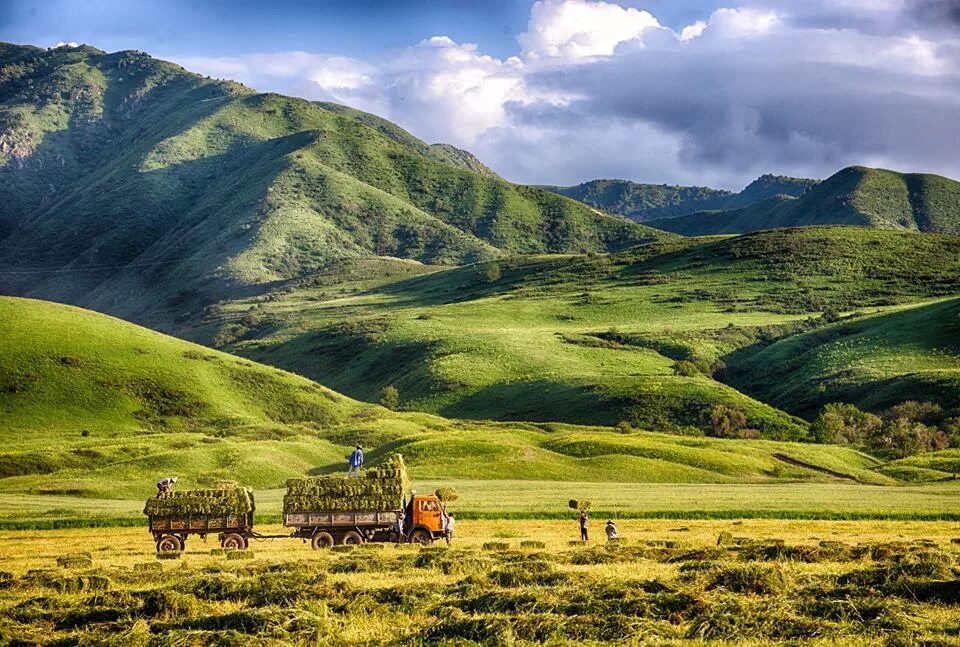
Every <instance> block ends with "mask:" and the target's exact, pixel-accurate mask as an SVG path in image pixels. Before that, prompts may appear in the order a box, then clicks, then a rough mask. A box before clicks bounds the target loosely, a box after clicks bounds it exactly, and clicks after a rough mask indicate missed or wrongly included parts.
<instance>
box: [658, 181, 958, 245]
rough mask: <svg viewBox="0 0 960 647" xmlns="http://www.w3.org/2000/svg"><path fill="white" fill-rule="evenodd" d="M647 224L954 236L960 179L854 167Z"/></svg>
mask: <svg viewBox="0 0 960 647" xmlns="http://www.w3.org/2000/svg"><path fill="white" fill-rule="evenodd" d="M647 224H649V225H650V226H652V227H658V228H661V229H664V230H665V231H672V232H674V233H679V234H683V235H691V236H700V235H711V234H742V233H747V232H751V231H757V230H761V229H775V228H779V227H800V226H809V225H826V224H831V225H833V224H846V225H860V226H865V227H875V228H882V229H906V230H913V231H921V232H934V233H948V234H955V233H960V182H957V181H956V180H952V179H950V178H946V177H943V176H940V175H933V174H927V173H899V172H897V171H890V170H887V169H874V168H869V167H864V166H850V167H847V168H844V169H841V170H840V171H838V172H837V173H835V174H834V175H832V176H830V177H829V178H827V179H826V180H824V181H823V182H821V183H820V184H818V185H817V186H815V187H813V188H811V189H810V190H809V191H807V192H806V193H804V194H803V195H802V196H800V197H798V198H783V197H780V196H774V197H772V198H767V199H766V200H763V201H761V202H758V203H755V204H752V205H749V206H746V207H743V208H740V209H734V210H730V211H721V212H701V213H694V214H690V215H687V216H679V217H676V218H664V219H657V220H651V221H648V222H647Z"/></svg>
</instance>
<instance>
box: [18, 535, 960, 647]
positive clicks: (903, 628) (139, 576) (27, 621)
mask: <svg viewBox="0 0 960 647" xmlns="http://www.w3.org/2000/svg"><path fill="white" fill-rule="evenodd" d="M592 521H593V524H592V525H593V527H592V529H591V530H592V532H594V533H595V534H596V535H597V536H595V537H592V538H591V539H592V541H591V542H590V543H589V544H587V545H582V544H579V543H576V542H574V543H571V540H573V539H575V537H576V536H577V526H576V521H575V520H573V519H571V520H569V521H462V522H461V523H460V524H459V525H458V534H459V536H458V537H457V538H456V539H455V541H454V545H453V546H452V547H450V548H447V547H445V546H435V547H430V548H423V549H420V548H416V547H410V546H402V547H398V546H394V545H381V546H377V547H369V548H368V547H361V548H357V549H353V550H346V551H344V550H337V551H312V550H311V549H310V548H309V547H308V546H305V545H303V544H301V542H299V541H297V540H292V539H285V540H273V541H268V542H264V543H255V544H254V545H253V546H252V555H248V554H240V553H237V554H236V555H233V556H242V557H247V558H246V559H230V557H231V554H230V553H227V554H223V552H222V551H219V550H211V549H212V548H213V547H214V545H213V544H212V543H208V544H206V545H204V544H203V543H201V542H199V541H196V540H194V541H193V542H192V543H191V542H188V545H187V552H186V553H185V554H184V555H183V557H182V558H180V559H175V560H157V559H156V558H155V557H154V554H153V545H152V541H151V540H150V537H149V535H148V534H147V533H146V531H145V530H144V529H136V528H124V529H75V530H59V531H17V532H8V533H4V535H3V537H2V538H0V587H3V595H2V596H0V643H3V644H58V645H64V644H77V645H84V644H118V645H207V644H216V645H246V644H260V645H305V644H324V645H328V644H329V645H339V644H361V645H427V644H430V645H436V644H449V645H453V644H457V645H471V644H478V645H479V644H483V645H487V644H489V645H524V644H533V643H541V642H542V643H548V644H557V645H564V644H634V645H646V644H649V645H701V644H704V643H707V644H718V645H734V644H736V645H770V644H784V645H786V644H798V642H801V641H802V642H803V644H814V645H817V644H819V645H828V644H829V645H846V646H854V645H856V646H867V645H889V646H891V647H892V646H894V645H897V646H899V645H927V646H938V647H939V646H941V645H942V646H946V645H955V644H957V640H958V636H960V569H958V566H960V543H955V542H956V541H960V539H958V538H960V524H958V523H944V522H902V521H897V522H894V521H869V522H867V521H856V522H839V521H829V522H828V521H773V520H744V521H677V520H673V521H671V520H649V521H639V520H638V521H621V522H620V532H621V535H622V537H623V539H622V540H621V541H620V542H618V543H615V544H608V543H607V542H605V541H602V540H601V539H600V538H599V535H600V534H601V531H602V525H603V522H604V521H605V519H602V518H598V517H595V518H594V519H593V520H592ZM265 530H267V531H277V532H279V531H280V530H281V529H280V528H279V527H271V528H265ZM718 542H719V543H718ZM485 545H486V546H485ZM64 557H68V559H64ZM58 558H59V561H58Z"/></svg>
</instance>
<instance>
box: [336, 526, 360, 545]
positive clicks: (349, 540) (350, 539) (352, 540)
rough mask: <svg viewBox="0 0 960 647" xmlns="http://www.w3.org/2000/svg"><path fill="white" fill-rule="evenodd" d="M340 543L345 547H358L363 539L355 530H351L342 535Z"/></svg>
mask: <svg viewBox="0 0 960 647" xmlns="http://www.w3.org/2000/svg"><path fill="white" fill-rule="evenodd" d="M340 541H341V543H343V544H344V545H346V546H359V545H360V544H362V543H363V537H361V536H360V533H359V532H357V531H356V530H351V531H349V532H347V533H344V535H343V537H342V538H341V539H340Z"/></svg>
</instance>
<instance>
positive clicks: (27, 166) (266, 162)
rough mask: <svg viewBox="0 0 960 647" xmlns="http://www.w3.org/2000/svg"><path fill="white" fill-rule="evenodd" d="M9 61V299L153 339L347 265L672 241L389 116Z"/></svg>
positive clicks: (62, 59)
mask: <svg viewBox="0 0 960 647" xmlns="http://www.w3.org/2000/svg"><path fill="white" fill-rule="evenodd" d="M0 61H2V65H0V268H2V269H3V270H4V272H5V273H4V274H2V275H0V289H2V290H3V291H4V292H7V293H12V294H20V295H28V296H34V297H39V298H47V299H54V300H60V301H67V302H71V303H76V304H78V305H87V306H93V307H96V308H97V309H101V310H105V311H108V312H111V313H113V314H117V315H120V316H123V317H124V318H128V319H132V320H136V321H140V322H149V323H153V324H155V325H156V324H158V323H160V322H162V321H164V320H166V319H168V318H169V312H160V311H161V310H170V308H171V307H174V308H176V309H180V310H183V306H184V305H187V306H189V307H190V308H191V309H192V310H193V311H194V312H196V311H197V310H198V309H199V308H201V307H202V306H203V305H205V304H209V303H211V302H214V301H217V300H219V299H220V298H222V295H223V294H238V293H249V292H251V291H253V292H256V291H257V290H262V289H265V288H266V287H268V286H272V285H274V284H275V283H276V282H278V281H284V280H289V279H293V278H296V277H300V276H303V275H306V274H309V273H310V272H313V271H315V270H316V269H317V268H320V267H323V266H324V265H325V264H327V263H329V262H331V261H333V260H336V259H345V258H358V257H368V256H395V257H400V258H408V259H412V260H416V261H420V262H424V263H430V264H441V265H443V264H460V263H469V262H473V261H477V260H485V259H490V258H496V257H500V256H504V255H509V254H521V253H545V252H551V253H555V252H587V251H594V252H598V251H601V252H602V251H612V250H616V249H622V248H625V247H628V246H631V245H635V244H639V243H642V242H647V241H651V240H655V239H657V238H661V237H663V236H664V234H662V233H660V232H658V231H657V230H653V229H649V228H644V227H642V226H640V225H637V224H635V223H632V222H630V221H628V220H626V219H623V218H619V217H614V216H608V215H604V214H598V213H596V212H594V211H593V210H591V209H590V208H589V207H587V206H585V205H582V204H580V203H577V202H575V201H572V200H569V199H566V198H563V197H561V196H556V195H554V194H551V193H548V192H546V191H543V190H541V189H538V188H536V187H525V186H523V185H515V184H512V183H509V182H506V181H505V180H502V179H501V178H499V177H497V176H496V175H495V174H493V173H492V172H491V171H489V169H487V168H486V167H485V166H483V165H482V163H480V162H479V160H476V158H474V157H473V156H472V155H470V154H469V153H467V152H466V151H460V150H459V149H456V148H454V147H450V146H447V145H439V146H437V145H434V146H430V145H427V144H425V143H423V142H421V141H420V140H418V139H416V138H415V137H413V136H412V135H410V134H409V133H406V132H405V131H403V130H402V129H400V128H399V127H398V126H395V125H393V124H389V122H386V121H385V120H382V119H380V118H379V117H375V116H373V115H365V113H358V112H357V111H353V110H352V109H349V108H345V107H342V106H341V107H336V108H334V107H333V104H318V103H312V102H309V101H306V100H303V99H296V98H290V97H284V96H282V95H277V94H272V93H265V94H258V93H255V92H254V91H253V90H251V89H249V88H246V87H244V86H242V85H240V84H236V83H233V82H230V81H218V80H213V79H208V78H204V77H201V76H199V75H196V74H193V73H190V72H187V71H186V70H184V69H183V68H182V67H180V66H178V65H175V64H172V63H168V62H165V61H161V60H159V59H154V58H152V57H150V56H148V55H146V54H144V53H142V52H136V51H132V50H131V51H124V52H116V53H112V54H108V53H105V52H102V51H101V50H97V49H96V48H92V47H88V46H81V47H76V48H69V47H61V48H56V49H52V50H41V49H38V48H33V47H22V46H17V45H10V44H5V45H0ZM357 115H361V116H357ZM667 235H669V234H667ZM27 259H29V260H27ZM128 266H129V267H128ZM37 267H40V268H44V270H45V271H47V272H51V274H44V273H36V272H31V270H32V269H33V268H37ZM17 271H19V273H16V272H17ZM50 277H54V278H52V279H51V278H50ZM172 286H176V289H173V288H172ZM131 295H135V296H131ZM139 295H142V296H139Z"/></svg>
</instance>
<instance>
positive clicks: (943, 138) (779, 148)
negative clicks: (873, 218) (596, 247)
mask: <svg viewBox="0 0 960 647" xmlns="http://www.w3.org/2000/svg"><path fill="white" fill-rule="evenodd" d="M707 59H709V60H707ZM528 83H530V84H532V85H538V86H540V87H543V88H550V89H554V90H557V89H560V88H562V89H563V90H564V91H566V92H574V93H576V94H578V95H579V96H581V97H583V98H581V99H579V100H578V101H576V102H574V103H572V104H571V105H570V106H568V107H566V108H565V109H563V110H561V109H558V108H557V107H549V108H544V109H540V108H539V107H538V106H537V105H528V106H526V107H520V106H513V107H512V108H511V113H510V114H511V116H512V117H513V118H514V119H515V120H516V122H517V123H518V124H526V125H529V124H535V123H540V124H549V125H551V126H552V127H557V128H562V127H565V128H587V127H596V125H597V124H598V123H602V122H603V121H604V120H606V121H608V122H621V123H622V122H632V121H641V122H647V123H651V124H654V125H655V126H657V128H658V129H660V130H662V131H666V132H668V133H673V134H675V135H677V136H678V138H679V139H680V141H682V148H681V150H680V159H681V161H682V162H683V163H685V164H689V165H693V166H696V167H708V166H715V165H724V166H728V167H730V168H731V169H752V168H756V167H757V166H758V165H759V166H761V167H763V166H766V167H769V168H783V167H784V166H787V167H790V166H791V165H794V166H804V167H809V166H811V165H813V166H820V167H822V169H823V171H824V172H825V173H828V172H830V171H832V170H836V167H837V165H838V164H840V163H846V162H848V161H854V160H870V159H874V158H879V159H896V160H897V161H898V162H899V163H901V164H904V165H906V164H922V165H926V166H934V167H950V166H951V165H954V164H955V160H956V147H957V143H958V142H960V121H958V119H957V115H958V110H960V103H958V101H957V96H958V94H960V91H958V78H957V77H956V76H951V77H948V78H944V77H942V76H935V77H929V78H926V77H919V78H918V77H916V76H914V75H908V74H903V73H895V72H889V71H883V70H873V69H869V68H863V67H857V66H852V65H844V64H835V63H808V62H789V61H784V60H782V58H781V59H780V60H777V59H773V60H770V59H769V58H767V57H763V56H761V57H757V56H755V55H754V53H752V52H745V53H742V54H740V55H726V56H717V55H716V54H715V53H714V54H713V55H711V56H709V57H701V56H698V55H691V54H690V53H681V52H656V51H641V52H636V53H632V54H629V55H625V56H620V57H617V59H615V60H611V61H607V62H604V63H598V64H594V65H591V66H581V67H577V68H573V69H566V70H563V71H555V72H551V73H547V74H542V75H539V76H537V77H535V78H529V79H528Z"/></svg>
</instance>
